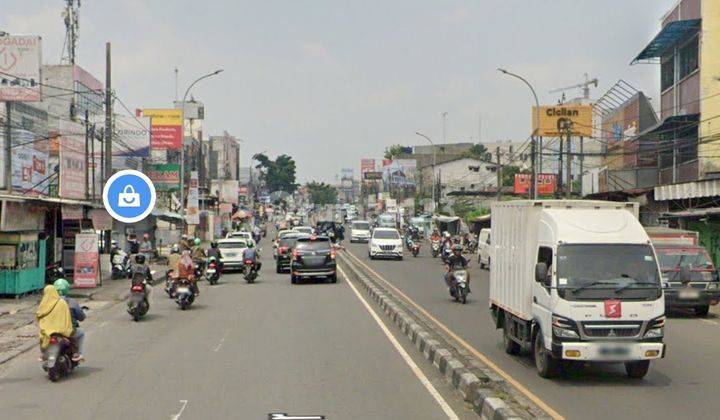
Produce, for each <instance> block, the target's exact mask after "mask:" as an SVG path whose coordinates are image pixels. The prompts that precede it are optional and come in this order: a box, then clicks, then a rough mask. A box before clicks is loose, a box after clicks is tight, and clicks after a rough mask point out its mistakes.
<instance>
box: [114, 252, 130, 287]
mask: <svg viewBox="0 0 720 420" xmlns="http://www.w3.org/2000/svg"><path fill="white" fill-rule="evenodd" d="M129 273H130V259H129V258H128V255H127V253H126V252H125V251H123V250H119V251H118V252H117V253H116V254H115V255H113V259H112V273H111V275H110V276H111V278H112V279H113V280H116V279H122V278H126V277H127V276H128V274H129Z"/></svg>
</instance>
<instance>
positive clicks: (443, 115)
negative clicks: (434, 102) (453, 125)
mask: <svg viewBox="0 0 720 420" xmlns="http://www.w3.org/2000/svg"><path fill="white" fill-rule="evenodd" d="M447 114H448V113H447V112H443V113H442V123H443V127H442V129H443V144H447V137H445V128H446V125H447Z"/></svg>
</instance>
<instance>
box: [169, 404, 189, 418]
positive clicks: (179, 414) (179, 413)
mask: <svg viewBox="0 0 720 420" xmlns="http://www.w3.org/2000/svg"><path fill="white" fill-rule="evenodd" d="M180 402H181V403H182V408H181V409H180V411H178V413H177V414H175V415H172V416H170V420H178V419H179V418H180V416H182V413H183V411H185V407H187V404H188V400H180Z"/></svg>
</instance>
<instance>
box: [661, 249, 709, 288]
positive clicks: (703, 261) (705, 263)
mask: <svg viewBox="0 0 720 420" xmlns="http://www.w3.org/2000/svg"><path fill="white" fill-rule="evenodd" d="M655 251H656V252H657V256H658V260H659V262H660V269H661V270H662V274H663V280H665V281H680V280H681V279H680V267H682V266H684V265H689V266H690V270H691V273H690V276H691V277H690V281H711V280H714V279H715V278H716V276H717V275H716V272H715V266H714V265H713V263H712V261H711V260H710V256H709V255H708V253H707V251H706V250H705V248H702V247H687V246H660V247H655Z"/></svg>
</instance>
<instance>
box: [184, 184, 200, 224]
mask: <svg viewBox="0 0 720 420" xmlns="http://www.w3.org/2000/svg"><path fill="white" fill-rule="evenodd" d="M185 222H186V223H187V224H188V225H199V224H200V192H199V191H198V173H197V171H192V172H190V187H189V188H188V195H187V215H186V216H185Z"/></svg>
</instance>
